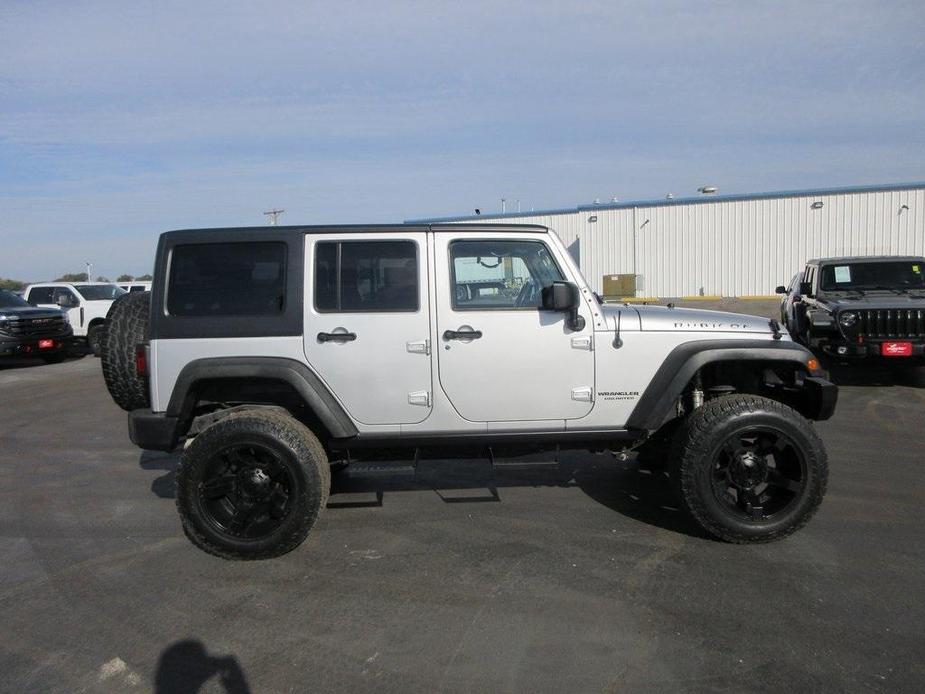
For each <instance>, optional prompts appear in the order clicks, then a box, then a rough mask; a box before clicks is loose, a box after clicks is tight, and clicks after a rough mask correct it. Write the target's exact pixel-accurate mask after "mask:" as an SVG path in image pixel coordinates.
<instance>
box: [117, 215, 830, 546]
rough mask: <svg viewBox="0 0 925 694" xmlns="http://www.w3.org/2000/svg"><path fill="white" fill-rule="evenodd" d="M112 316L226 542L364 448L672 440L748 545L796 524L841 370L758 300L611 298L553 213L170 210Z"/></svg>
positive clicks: (181, 496) (153, 421)
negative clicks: (822, 365)
mask: <svg viewBox="0 0 925 694" xmlns="http://www.w3.org/2000/svg"><path fill="white" fill-rule="evenodd" d="M473 264H480V265H481V266H483V267H485V268H487V269H494V268H497V271H498V272H499V273H503V272H504V268H505V267H509V268H517V270H516V272H517V275H518V283H519V285H518V288H517V291H516V292H510V293H507V292H503V293H502V292H500V291H498V290H497V289H496V290H495V291H493V292H489V293H482V292H472V291H470V288H469V286H468V285H469V282H470V280H469V279H466V278H465V273H462V272H461V269H462V268H466V267H469V268H471V266H472V265H473ZM509 274H510V273H509ZM482 279H484V278H482ZM460 283H462V284H463V285H464V286H463V287H462V291H460V290H461V287H460V286H459V285H460ZM502 286H504V285H502ZM110 320H111V323H110V326H109V329H108V330H107V331H106V335H105V344H104V349H103V361H102V365H103V374H104V376H105V379H106V384H107V386H108V388H109V392H110V394H111V395H112V397H113V399H114V400H115V402H116V403H117V404H118V405H119V406H120V407H122V408H123V409H125V410H128V411H129V412H130V414H129V435H130V437H131V439H132V441H133V442H134V443H135V444H137V445H138V446H140V447H142V448H147V449H155V450H166V451H172V450H175V449H177V448H178V447H182V457H181V462H180V465H179V468H178V470H177V474H176V482H177V507H178V509H179V512H180V516H181V519H182V521H183V525H184V528H185V530H186V533H187V535H188V537H189V538H190V539H191V540H192V541H193V542H194V543H195V544H196V545H198V546H199V547H201V548H202V549H204V550H206V551H208V552H211V553H214V554H217V555H219V556H222V557H227V558H241V559H257V558H265V557H271V556H276V555H279V554H283V553H285V552H288V551H289V550H291V549H293V548H294V547H296V546H297V545H298V544H299V543H300V542H302V540H303V539H304V538H305V537H306V535H307V534H308V532H309V531H310V529H311V528H312V526H313V525H314V523H315V521H316V520H317V518H318V516H319V514H320V513H321V512H322V511H323V509H324V507H325V503H326V499H327V496H328V492H329V488H330V475H331V464H332V463H340V462H346V463H349V462H350V461H354V460H360V459H364V458H367V459H369V458H382V457H385V458H387V459H395V457H396V456H407V457H409V458H414V459H418V458H421V457H426V456H428V455H438V456H445V455H447V454H448V452H449V451H453V450H455V451H458V452H460V454H461V455H465V456H467V457H471V456H472V454H473V453H476V454H486V455H491V454H492V453H491V452H492V451H493V450H497V449H498V448H499V447H500V448H504V449H505V450H506V451H531V450H536V449H557V448H560V447H562V448H586V449H593V450H602V449H604V450H606V449H612V450H615V451H629V450H631V449H634V448H639V447H646V446H650V445H653V446H657V445H661V441H663V440H670V441H672V442H674V446H675V447H674V448H673V449H672V450H673V454H672V455H671V456H670V465H671V475H672V478H673V479H674V480H675V483H676V487H677V489H678V491H679V495H680V498H681V501H682V504H683V505H684V507H685V508H686V509H687V510H688V511H689V512H690V513H691V514H692V515H693V517H694V518H695V519H696V520H697V521H698V522H699V523H700V524H701V525H702V526H703V528H704V529H706V530H707V531H708V532H710V533H712V534H713V535H715V536H717V537H719V538H722V539H724V540H728V541H730V542H739V543H745V542H768V541H772V540H777V539H779V538H782V537H784V536H786V535H789V534H790V533H793V532H795V531H796V530H797V529H798V528H800V527H802V526H803V525H804V524H805V523H806V522H807V521H808V520H809V518H810V517H811V516H812V515H813V513H814V512H815V510H816V509H817V507H818V506H819V504H820V503H821V501H822V497H823V495H824V493H825V488H826V479H827V463H826V452H825V448H824V447H823V444H822V441H821V440H820V438H819V436H818V435H817V434H816V432H815V430H814V428H813V426H812V424H811V422H810V421H809V420H813V419H816V420H818V419H826V418H827V417H829V416H830V415H831V414H832V412H833V410H834V407H835V401H836V397H837V389H836V387H835V386H834V385H832V384H831V383H829V382H828V381H827V380H825V378H824V377H823V376H822V373H821V371H820V369H819V364H818V362H817V360H816V359H815V358H814V357H813V355H812V354H811V353H810V352H809V351H807V350H806V348H805V347H802V346H800V345H797V344H795V343H794V342H792V341H791V340H790V339H789V338H787V337H786V336H785V335H783V334H782V333H781V332H780V330H779V325H778V323H777V321H768V320H767V319H762V318H759V317H756V316H745V315H737V314H731V313H719V312H713V311H704V310H694V309H679V308H674V307H666V306H628V305H603V304H601V303H600V302H599V301H598V300H597V299H596V298H595V297H594V295H593V294H592V292H591V289H590V288H589V286H588V284H587V282H586V281H585V279H584V278H583V277H582V276H581V273H580V272H579V270H578V267H577V265H576V263H575V262H574V260H573V259H572V257H571V256H570V254H569V252H568V250H567V249H566V247H565V246H564V245H563V243H562V242H561V240H560V239H559V238H558V237H557V236H556V235H555V233H554V232H552V231H550V230H549V229H547V228H546V227H540V226H503V225H490V226H482V225H475V224H473V225H442V226H440V225H434V226H429V225H424V226H412V225H400V226H381V227H332V228H324V227H288V228H285V229H282V228H279V227H265V228H250V229H219V230H192V231H174V232H169V233H166V234H163V235H162V236H161V238H160V242H159V245H158V250H157V258H156V265H155V282H154V291H153V292H152V293H151V294H148V293H137V294H128V295H126V296H123V297H120V298H119V299H117V300H116V302H115V303H114V304H113V307H112V311H111V313H110Z"/></svg>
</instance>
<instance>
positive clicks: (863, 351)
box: [819, 338, 925, 363]
mask: <svg viewBox="0 0 925 694" xmlns="http://www.w3.org/2000/svg"><path fill="white" fill-rule="evenodd" d="M884 342H912V341H911V340H903V339H902V338H896V339H895V340H876V341H867V342H862V343H860V344H858V343H856V342H848V341H847V340H830V341H827V342H822V343H821V344H820V345H819V349H821V350H822V352H823V353H825V354H827V355H829V356H831V357H839V358H842V359H870V358H876V359H884V360H888V361H890V362H896V363H900V362H902V361H903V360H908V359H913V360H918V361H921V360H922V359H925V342H912V354H910V355H908V356H904V357H884V356H883V355H882V354H881V351H880V349H881V348H880V345H882V344H883V343H884Z"/></svg>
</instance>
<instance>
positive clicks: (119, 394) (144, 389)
mask: <svg viewBox="0 0 925 694" xmlns="http://www.w3.org/2000/svg"><path fill="white" fill-rule="evenodd" d="M150 306H151V294H150V293H149V292H133V293H131V294H123V295H122V296H120V297H119V298H118V299H116V300H115V301H114V302H113V303H112V306H111V307H110V309H109V314H108V315H107V316H106V322H107V325H106V330H104V331H103V343H102V354H101V357H102V367H103V378H104V379H105V380H106V388H108V389H109V394H110V395H111V396H112V399H113V400H115V402H116V404H117V405H118V406H119V407H121V408H122V409H123V410H126V411H131V410H136V409H139V408H142V407H148V406H149V404H150V400H149V396H148V379H147V378H143V377H141V376H139V375H138V373H137V372H136V370H135V347H136V346H137V345H138V343H140V342H144V341H145V340H147V338H148V314H149V311H150Z"/></svg>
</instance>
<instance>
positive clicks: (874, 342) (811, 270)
mask: <svg viewBox="0 0 925 694" xmlns="http://www.w3.org/2000/svg"><path fill="white" fill-rule="evenodd" d="M798 280H799V281H795V282H792V283H791V285H790V287H783V286H781V287H778V288H777V292H778V293H779V294H783V295H784V296H783V297H782V305H783V310H784V312H785V314H786V315H787V316H789V317H792V318H791V319H790V320H787V327H788V329H789V330H790V333H791V335H792V336H793V339H794V340H797V341H799V342H802V343H803V344H805V345H806V346H808V347H809V348H810V349H813V350H817V349H818V350H820V351H821V352H822V353H823V354H826V355H831V356H834V357H841V358H863V357H873V358H888V359H894V358H901V359H902V358H905V359H908V360H910V362H914V363H916V364H921V363H923V360H925V258H921V257H914V256H871V257H851V258H822V259H818V260H810V261H809V262H808V263H807V264H806V268H805V269H804V270H803V272H802V277H800V278H798Z"/></svg>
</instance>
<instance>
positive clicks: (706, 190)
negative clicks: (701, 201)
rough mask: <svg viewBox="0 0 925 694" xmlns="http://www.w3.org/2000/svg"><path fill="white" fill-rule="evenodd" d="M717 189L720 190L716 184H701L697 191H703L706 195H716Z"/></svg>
mask: <svg viewBox="0 0 925 694" xmlns="http://www.w3.org/2000/svg"><path fill="white" fill-rule="evenodd" d="M717 190H719V188H717V187H716V186H700V187H699V188H698V189H697V192H698V193H703V194H704V195H716V191H717Z"/></svg>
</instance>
